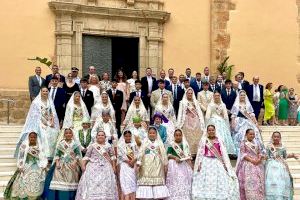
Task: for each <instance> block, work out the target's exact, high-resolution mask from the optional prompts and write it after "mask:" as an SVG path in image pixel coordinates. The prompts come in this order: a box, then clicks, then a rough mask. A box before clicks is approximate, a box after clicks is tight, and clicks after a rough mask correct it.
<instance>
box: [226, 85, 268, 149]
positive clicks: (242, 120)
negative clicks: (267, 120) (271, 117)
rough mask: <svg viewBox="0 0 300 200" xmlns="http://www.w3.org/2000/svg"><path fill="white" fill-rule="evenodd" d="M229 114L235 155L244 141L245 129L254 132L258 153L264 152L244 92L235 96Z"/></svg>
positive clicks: (258, 131)
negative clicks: (235, 150)
mask: <svg viewBox="0 0 300 200" xmlns="http://www.w3.org/2000/svg"><path fill="white" fill-rule="evenodd" d="M231 114H232V115H231V126H232V129H233V130H232V131H233V142H234V144H235V148H236V149H237V153H239V149H240V144H241V142H242V141H243V140H244V139H245V133H246V130H247V129H253V130H254V132H255V142H256V144H257V145H259V148H260V151H265V147H264V144H263V141H262V138H261V134H260V130H259V128H258V123H257V121H256V119H255V114H254V111H253V108H252V106H251V104H250V101H249V99H248V97H247V95H246V92H245V91H244V90H241V91H239V95H237V97H236V99H235V102H234V104H233V106H232V109H231Z"/></svg>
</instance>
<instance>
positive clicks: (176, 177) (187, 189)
mask: <svg viewBox="0 0 300 200" xmlns="http://www.w3.org/2000/svg"><path fill="white" fill-rule="evenodd" d="M167 154H168V158H169V164H168V174H167V187H168V189H169V192H170V199H172V200H190V199H191V198H192V174H193V170H192V162H191V154H190V149H189V145H188V143H187V141H186V139H185V136H184V135H183V133H182V131H181V130H180V129H176V130H175V131H174V141H172V142H171V144H170V146H169V147H168V150H167Z"/></svg>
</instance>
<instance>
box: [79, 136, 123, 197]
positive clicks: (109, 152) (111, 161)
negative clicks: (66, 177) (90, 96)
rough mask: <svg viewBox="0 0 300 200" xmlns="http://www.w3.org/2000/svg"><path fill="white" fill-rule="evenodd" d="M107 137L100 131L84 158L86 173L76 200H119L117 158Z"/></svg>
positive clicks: (82, 178) (81, 180) (80, 183)
mask: <svg viewBox="0 0 300 200" xmlns="http://www.w3.org/2000/svg"><path fill="white" fill-rule="evenodd" d="M105 137H106V136H105V132H104V131H99V132H98V133H97V136H96V142H95V143H94V144H92V145H90V146H89V147H88V150H87V152H86V155H85V157H84V158H83V169H84V171H85V172H84V173H83V175H82V177H81V179H80V182H79V185H78V190H77V195H76V200H117V199H118V193H117V183H116V176H115V173H116V156H115V154H114V150H113V148H112V146H111V145H110V144H109V143H107V142H105V141H106V139H105Z"/></svg>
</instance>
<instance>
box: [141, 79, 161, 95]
mask: <svg viewBox="0 0 300 200" xmlns="http://www.w3.org/2000/svg"><path fill="white" fill-rule="evenodd" d="M141 83H142V91H144V92H146V93H147V94H148V93H149V88H148V81H147V76H144V77H142V79H141ZM156 89H157V84H156V79H155V78H154V77H152V90H151V92H153V91H154V90H156Z"/></svg>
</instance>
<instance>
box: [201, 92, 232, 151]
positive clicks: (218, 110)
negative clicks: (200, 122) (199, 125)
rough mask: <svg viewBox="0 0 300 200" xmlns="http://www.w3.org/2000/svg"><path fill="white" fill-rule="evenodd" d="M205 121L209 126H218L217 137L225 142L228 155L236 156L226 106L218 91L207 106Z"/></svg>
mask: <svg viewBox="0 0 300 200" xmlns="http://www.w3.org/2000/svg"><path fill="white" fill-rule="evenodd" d="M205 119H206V123H207V124H214V125H215V126H216V133H217V137H218V138H220V139H221V140H222V141H223V142H224V145H225V147H226V150H227V153H228V154H231V155H235V154H236V149H235V146H234V143H233V140H232V137H231V132H230V124H229V119H228V113H227V109H226V105H225V104H224V103H223V102H222V99H221V95H220V93H219V92H218V91H216V92H215V93H214V95H213V100H212V102H211V103H210V104H208V106H207V110H206V115H205Z"/></svg>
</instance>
